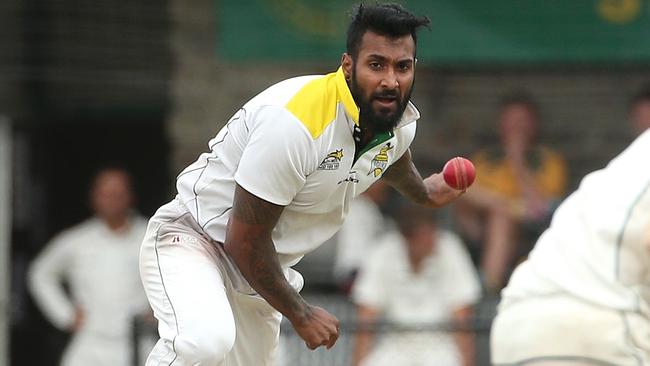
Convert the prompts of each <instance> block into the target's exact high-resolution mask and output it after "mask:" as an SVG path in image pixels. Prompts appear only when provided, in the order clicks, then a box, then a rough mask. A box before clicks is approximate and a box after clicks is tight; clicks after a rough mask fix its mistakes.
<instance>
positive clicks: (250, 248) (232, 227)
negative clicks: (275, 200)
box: [225, 186, 305, 319]
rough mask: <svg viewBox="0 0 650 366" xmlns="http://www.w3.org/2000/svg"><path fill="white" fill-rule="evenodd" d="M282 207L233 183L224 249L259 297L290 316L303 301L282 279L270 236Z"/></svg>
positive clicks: (296, 311)
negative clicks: (233, 188) (231, 209)
mask: <svg viewBox="0 0 650 366" xmlns="http://www.w3.org/2000/svg"><path fill="white" fill-rule="evenodd" d="M282 209H283V207H282V206H278V205H275V204H272V203H270V202H267V201H264V200H262V199H260V198H258V197H256V196H254V195H252V194H250V193H249V192H247V191H245V190H244V189H242V188H241V187H239V186H237V188H236V191H235V198H234V202H233V213H232V216H231V218H230V222H229V223H228V232H227V235H226V242H225V249H226V252H228V254H230V256H231V257H232V259H233V260H234V262H235V263H236V264H237V266H238V267H239V270H240V271H241V273H242V274H243V275H244V277H245V278H246V280H247V281H248V283H249V284H250V285H251V286H252V287H253V288H254V289H255V290H256V291H257V292H258V293H259V294H260V296H262V297H263V298H264V299H266V301H268V303H269V304H270V305H271V306H273V307H274V308H275V309H276V310H278V311H279V312H281V313H282V314H283V315H285V316H286V317H287V318H289V319H291V318H294V317H297V316H300V315H301V312H302V311H303V310H304V308H305V302H304V300H303V299H302V297H301V296H300V295H299V294H298V292H297V291H296V290H294V289H293V288H292V287H291V285H290V284H289V283H288V282H287V280H286V279H285V277H284V274H283V273H282V268H281V266H280V262H279V260H278V256H277V253H276V252H275V247H274V245H273V241H272V239H271V232H272V231H273V228H274V227H275V225H276V223H277V221H278V219H279V217H280V214H281V213H282Z"/></svg>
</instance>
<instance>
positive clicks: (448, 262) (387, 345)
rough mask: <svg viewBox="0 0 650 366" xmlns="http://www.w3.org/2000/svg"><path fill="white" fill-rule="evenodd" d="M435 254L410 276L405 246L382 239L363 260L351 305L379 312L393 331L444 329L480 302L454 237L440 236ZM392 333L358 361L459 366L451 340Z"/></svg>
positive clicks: (394, 236)
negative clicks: (460, 312)
mask: <svg viewBox="0 0 650 366" xmlns="http://www.w3.org/2000/svg"><path fill="white" fill-rule="evenodd" d="M435 240H436V246H435V247H434V252H433V253H432V254H431V255H430V256H429V257H427V258H426V259H425V261H424V264H423V266H422V270H421V271H420V272H419V273H414V272H413V270H412V268H411V264H410V262H409V258H408V252H407V249H406V245H407V244H406V243H404V239H403V237H402V236H401V235H399V234H398V233H391V234H388V235H386V236H385V237H384V238H382V239H381V240H380V241H379V243H378V245H377V246H376V248H375V251H373V252H371V253H372V254H371V255H370V256H369V257H368V258H367V260H366V261H365V263H364V265H363V266H362V267H361V270H360V271H359V276H358V278H357V280H356V282H355V284H354V287H353V288H352V298H353V300H354V301H355V303H357V304H359V305H364V306H367V307H371V308H373V309H375V310H378V311H379V312H380V313H381V314H382V318H383V319H385V320H386V321H388V322H390V323H391V324H393V325H396V326H411V327H418V326H428V327H433V326H434V325H440V326H446V325H449V324H450V323H451V322H452V321H453V316H452V315H453V313H454V311H456V310H459V309H461V308H464V307H467V306H471V305H473V304H474V303H476V302H477V301H478V299H479V298H480V295H481V293H480V291H481V289H480V283H479V280H478V275H477V273H476V270H475V268H474V266H473V264H472V261H471V259H470V257H469V254H468V253H467V250H466V249H465V247H464V245H463V243H462V241H461V240H460V238H458V236H457V235H455V234H453V233H451V232H448V231H445V230H439V231H438V233H437V237H436V239H435ZM430 330H431V331H429V332H403V331H402V332H400V331H398V332H395V333H392V334H391V333H389V334H387V335H386V336H385V337H383V338H381V339H379V340H378V342H377V345H376V346H375V347H374V348H373V350H372V351H371V353H370V354H369V355H368V356H367V357H366V358H365V359H364V360H363V363H362V365H368V366H411V365H440V366H458V365H460V364H461V358H460V355H459V353H458V348H457V346H456V344H455V342H454V339H453V337H452V336H451V335H450V334H448V333H447V332H446V331H445V330H444V329H441V331H439V332H435V329H430Z"/></svg>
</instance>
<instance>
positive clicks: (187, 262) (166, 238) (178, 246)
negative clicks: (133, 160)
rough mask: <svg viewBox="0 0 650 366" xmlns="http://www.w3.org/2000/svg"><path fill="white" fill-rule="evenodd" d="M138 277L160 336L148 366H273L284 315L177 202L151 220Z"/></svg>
mask: <svg viewBox="0 0 650 366" xmlns="http://www.w3.org/2000/svg"><path fill="white" fill-rule="evenodd" d="M140 275H141V277H142V283H143V284H144V289H145V292H146V293H147V297H148V299H149V303H150V304H151V307H152V308H153V311H154V314H155V316H156V318H157V319H158V322H159V324H158V332H159V334H160V339H159V341H158V342H157V343H156V345H155V347H154V349H153V350H152V351H151V354H150V355H149V358H148V359H147V362H146V366H160V365H165V366H168V365H173V366H190V365H192V366H252V365H255V366H258V365H259V366H266V365H269V366H270V365H274V357H275V351H276V348H277V345H278V337H279V331H280V321H281V318H282V316H281V314H280V313H279V312H277V311H276V310H275V309H273V308H272V307H271V306H270V305H269V304H268V303H267V302H266V301H265V300H264V299H263V298H261V297H259V296H258V295H256V294H255V293H254V292H252V291H251V289H250V287H249V286H248V284H247V283H245V281H243V279H242V278H241V274H239V272H238V271H237V270H236V269H235V268H234V265H233V264H232V262H231V261H230V260H228V258H227V257H226V254H225V253H224V251H223V249H222V247H221V244H219V243H216V242H214V241H211V240H210V239H209V238H207V237H206V236H205V234H204V233H203V232H202V230H201V228H200V227H198V225H197V224H196V222H195V221H194V219H193V218H192V217H191V215H190V214H189V213H187V212H186V211H185V210H184V209H183V207H182V206H181V204H180V203H179V202H178V201H177V200H174V201H172V202H170V203H168V204H167V205H165V206H163V207H161V208H160V209H159V210H158V212H156V214H155V215H154V217H152V218H151V220H150V222H149V227H148V229H147V233H146V236H145V238H144V241H143V244H142V248H141V251H140ZM242 281H243V282H242Z"/></svg>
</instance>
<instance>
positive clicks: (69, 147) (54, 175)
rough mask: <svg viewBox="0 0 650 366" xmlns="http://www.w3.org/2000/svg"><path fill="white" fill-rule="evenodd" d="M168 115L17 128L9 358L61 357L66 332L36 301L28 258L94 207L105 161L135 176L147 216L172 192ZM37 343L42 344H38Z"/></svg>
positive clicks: (43, 361) (53, 361)
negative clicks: (97, 176)
mask: <svg viewBox="0 0 650 366" xmlns="http://www.w3.org/2000/svg"><path fill="white" fill-rule="evenodd" d="M163 121H164V116H163V115H162V114H161V115H155V116H145V117H142V116H126V117H125V116H124V115H121V116H119V118H116V116H114V117H112V118H107V117H91V118H83V119H81V118H75V119H73V120H70V121H52V122H51V123H46V124H38V125H34V126H27V127H26V126H23V127H20V128H16V129H15V133H14V136H15V143H16V144H15V145H16V146H15V149H14V151H15V154H14V172H15V173H14V223H13V228H14V231H13V237H12V253H11V256H12V275H13V278H12V309H13V311H12V334H11V364H12V365H57V364H58V360H59V357H60V355H61V352H62V348H63V347H64V346H65V344H66V342H67V334H64V333H61V332H59V331H57V330H55V329H54V328H53V327H52V326H51V325H50V324H49V323H48V322H47V321H46V320H45V319H44V318H43V317H42V315H41V314H40V311H39V310H38V309H36V307H35V306H34V304H33V302H32V300H31V297H30V296H29V294H28V292H27V290H26V286H25V274H26V270H27V268H28V265H29V263H30V262H31V260H32V259H33V258H34V257H35V256H36V255H37V254H38V253H39V252H40V250H41V249H42V248H43V247H44V245H45V244H46V243H47V241H48V240H49V239H51V238H52V236H53V235H54V234H56V233H58V232H59V231H61V230H63V229H65V228H68V227H70V226H71V225H74V224H76V223H78V222H80V221H82V220H83V219H85V218H87V217H88V216H89V215H90V209H89V207H88V189H89V186H90V183H91V178H92V176H93V174H94V173H95V172H96V171H97V170H98V169H100V168H102V167H105V166H120V167H123V168H126V169H127V170H128V171H129V172H130V173H131V175H132V177H133V182H134V188H135V191H136V194H137V198H138V201H137V209H138V211H139V212H140V213H141V214H143V215H145V216H150V215H151V214H153V212H154V211H155V210H156V209H157V208H158V207H159V206H160V205H161V204H163V203H164V202H166V201H168V200H170V199H171V197H172V191H173V177H172V176H171V174H170V170H169V144H168V141H167V136H166V134H165V129H164V123H163ZM35 349H38V351H37V352H35Z"/></svg>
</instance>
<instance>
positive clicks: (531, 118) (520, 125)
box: [456, 93, 567, 293]
mask: <svg viewBox="0 0 650 366" xmlns="http://www.w3.org/2000/svg"><path fill="white" fill-rule="evenodd" d="M498 118H499V119H498V127H499V130H498V131H499V137H500V140H501V141H500V142H501V144H500V145H499V146H495V147H491V148H487V149H484V150H481V151H479V152H478V153H476V154H475V155H474V156H473V157H472V160H473V162H474V164H475V165H476V172H477V173H476V176H477V178H476V183H475V184H474V186H473V187H472V188H471V189H469V190H468V192H467V194H466V195H465V196H464V197H461V200H460V201H459V203H458V205H457V207H456V213H457V221H458V224H459V228H460V232H461V234H462V235H463V236H464V237H465V238H466V240H469V241H471V242H472V243H473V244H478V246H479V247H481V246H482V250H483V251H482V258H481V260H480V262H481V263H480V267H481V271H482V275H483V280H484V285H485V287H486V290H487V291H488V292H494V293H496V292H497V291H498V290H500V289H501V288H502V287H503V285H504V283H505V281H506V279H507V275H508V272H509V270H510V269H511V267H512V265H513V262H514V259H515V257H516V255H517V252H518V250H519V251H522V249H523V250H524V251H527V250H528V249H529V247H530V246H531V245H532V243H533V242H534V241H535V239H536V238H537V236H538V235H539V234H540V233H541V228H543V227H544V226H545V225H546V224H547V221H548V219H549V218H550V215H551V214H552V211H553V208H554V204H555V203H556V202H557V201H558V200H560V199H561V198H562V196H563V195H564V194H565V190H566V186H567V169H566V163H565V160H564V158H563V157H562V156H561V155H560V154H559V153H558V152H556V151H554V150H552V149H551V148H549V147H547V146H543V145H541V144H539V143H538V141H537V137H538V132H539V110H538V106H537V104H536V103H535V101H534V100H533V99H532V97H530V96H529V95H528V94H526V93H516V94H512V95H509V96H506V97H505V98H504V99H503V100H502V102H501V104H500V107H499V114H498ZM517 243H519V244H517ZM526 243H531V245H528V244H526ZM521 254H526V253H521Z"/></svg>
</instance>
